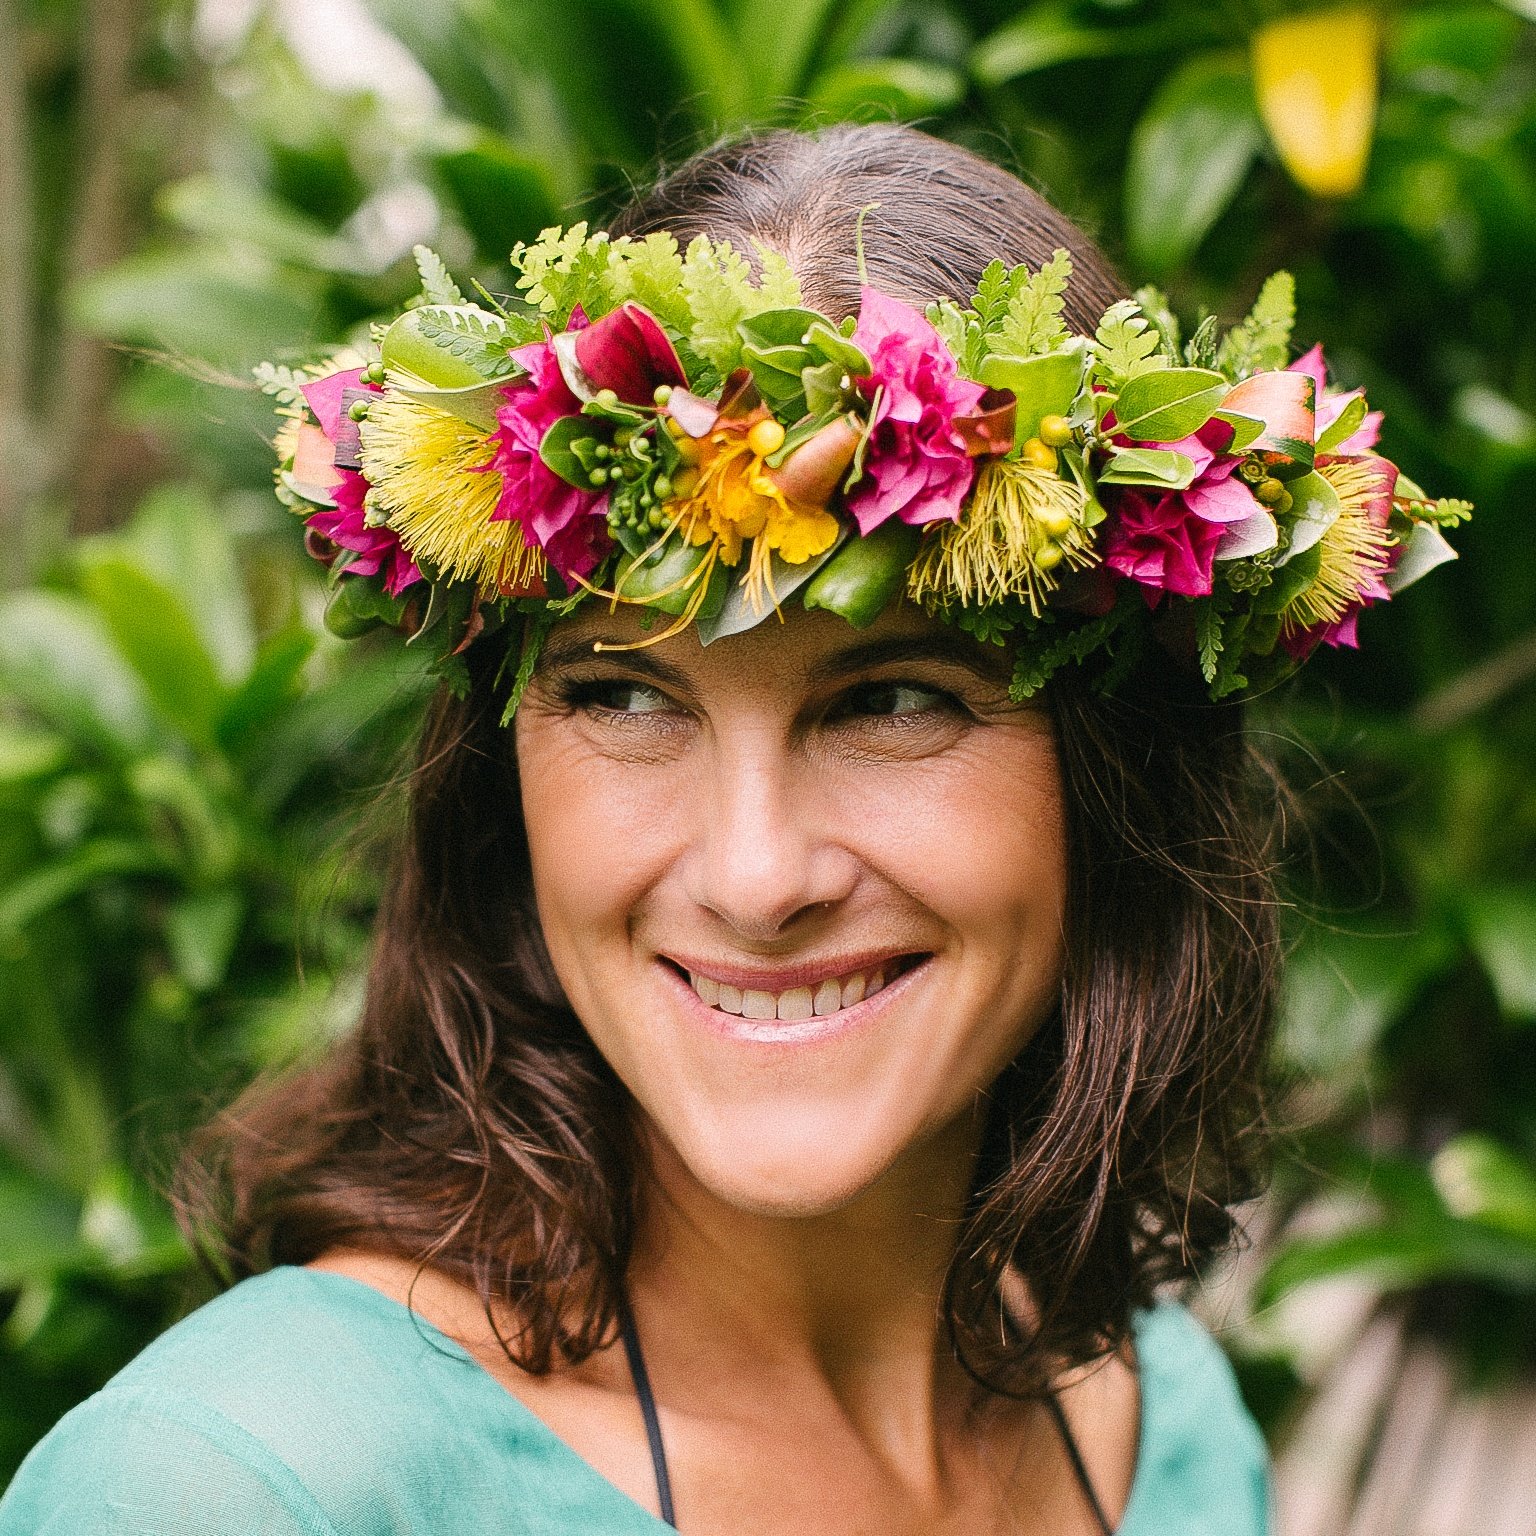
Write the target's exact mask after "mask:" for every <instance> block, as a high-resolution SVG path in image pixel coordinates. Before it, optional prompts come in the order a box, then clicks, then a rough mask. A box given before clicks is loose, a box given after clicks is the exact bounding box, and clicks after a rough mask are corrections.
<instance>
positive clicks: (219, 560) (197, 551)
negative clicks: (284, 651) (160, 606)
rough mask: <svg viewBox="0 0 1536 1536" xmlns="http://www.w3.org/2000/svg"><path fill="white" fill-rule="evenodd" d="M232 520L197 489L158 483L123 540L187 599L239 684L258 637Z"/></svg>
mask: <svg viewBox="0 0 1536 1536" xmlns="http://www.w3.org/2000/svg"><path fill="white" fill-rule="evenodd" d="M224 517H225V514H224V512H223V510H222V509H221V508H220V507H218V506H217V505H216V504H215V503H214V502H213V500H212V499H211V498H210V497H209V496H208V495H207V493H206V492H204V491H203V490H201V489H200V488H198V487H196V486H192V485H185V484H183V485H162V486H158V487H156V488H155V489H154V490H152V491H151V492H150V493H149V495H148V496H147V497H146V498H145V499H144V501H143V503H142V504H141V505H140V507H139V509H138V510H137V511H136V512H135V513H134V517H133V521H132V523H131V524H130V526H129V528H128V531H127V532H126V533H125V534H124V535H123V536H122V543H123V545H124V546H125V547H126V548H127V549H128V550H131V551H132V554H133V555H134V556H136V557H137V563H138V564H140V565H142V566H143V568H144V569H145V570H146V571H147V572H148V573H149V574H150V575H151V576H153V577H155V579H156V580H158V581H160V582H161V583H163V584H164V585H165V586H166V587H167V588H169V589H170V590H171V591H173V592H175V593H176V595H177V596H178V597H179V598H180V599H181V602H182V607H183V608H184V610H185V611H186V614H187V617H188V618H189V619H190V620H191V621H192V624H193V625H194V627H195V628H196V629H197V632H198V636H199V638H200V640H201V641H202V644H203V647H204V649H205V650H206V651H207V652H208V654H209V655H210V656H211V657H212V658H213V660H214V663H215V664H216V666H217V667H218V670H219V675H220V677H221V679H222V680H223V682H224V683H226V684H229V685H233V684H235V683H238V682H240V681H242V680H243V679H244V678H245V675H246V674H247V673H248V672H249V671H250V670H251V664H252V662H253V660H254V659H255V653H256V637H255V633H254V630H253V626H252V623H251V605H250V601H249V599H248V598H247V597H246V593H245V582H244V580H243V579H242V577H241V575H240V567H239V565H238V564H237V563H236V560H235V549H234V545H233V544H232V543H231V541H230V538H229V535H228V533H227V532H226V531H225V526H224Z"/></svg>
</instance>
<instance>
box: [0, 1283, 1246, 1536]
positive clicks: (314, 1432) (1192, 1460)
mask: <svg viewBox="0 0 1536 1536" xmlns="http://www.w3.org/2000/svg"><path fill="white" fill-rule="evenodd" d="M1135 1345H1136V1354H1137V1360H1138V1365H1139V1374H1140V1381H1141V1401H1142V1409H1141V1440H1140V1449H1139V1454H1138V1460H1137V1467H1136V1474H1135V1482H1134V1486H1133V1488H1132V1492H1131V1499H1130V1505H1129V1507H1128V1509H1127V1510H1126V1514H1125V1518H1124V1520H1123V1521H1122V1523H1121V1525H1120V1528H1119V1531H1118V1533H1117V1536H1267V1533H1268V1531H1269V1515H1268V1470H1267V1463H1266V1458H1265V1451H1264V1445H1263V1442H1262V1440H1261V1438H1260V1436H1259V1432H1258V1429H1257V1427H1256V1426H1255V1425H1254V1422H1253V1420H1252V1418H1251V1417H1250V1416H1249V1414H1248V1412H1247V1410H1246V1409H1245V1408H1244V1406H1243V1404H1242V1401H1241V1399H1240V1398H1239V1396H1238V1393H1237V1387H1236V1384H1235V1382H1234V1380H1233V1377H1232V1373H1231V1369H1230V1367H1229V1366H1228V1364H1227V1362H1226V1359H1225V1357H1224V1356H1223V1355H1222V1353H1221V1351H1220V1350H1219V1349H1218V1348H1217V1346H1216V1345H1215V1343H1214V1342H1213V1341H1212V1340H1211V1338H1210V1337H1209V1336H1208V1335H1207V1334H1206V1333H1205V1332H1204V1330H1203V1329H1202V1328H1201V1327H1200V1325H1199V1324H1198V1323H1196V1322H1195V1320H1194V1319H1193V1318H1192V1317H1191V1316H1190V1315H1189V1313H1188V1312H1186V1311H1185V1310H1184V1309H1183V1308H1182V1307H1179V1306H1176V1305H1172V1304H1167V1305H1162V1306H1159V1307H1157V1308H1155V1309H1153V1310H1151V1311H1149V1312H1146V1313H1142V1314H1140V1315H1139V1316H1138V1317H1137V1319H1136V1324H1135ZM681 1517H682V1521H683V1523H684V1525H686V1523H687V1511H686V1510H683V1511H681ZM667 1529H668V1528H667V1527H666V1526H664V1525H662V1523H661V1522H660V1521H659V1520H657V1518H656V1517H655V1516H654V1515H652V1514H650V1513H649V1512H648V1511H646V1510H645V1509H643V1508H641V1506H640V1505H639V1504H637V1503H635V1502H634V1501H633V1500H632V1499H630V1498H629V1497H628V1496H627V1495H625V1494H623V1493H621V1492H620V1491H619V1490H618V1489H617V1488H616V1487H615V1486H614V1485H613V1484H612V1483H610V1482H608V1481H607V1480H606V1479H605V1478H603V1477H602V1476H601V1475H600V1474H599V1473H598V1472H597V1471H595V1470H594V1469H593V1468H592V1467H591V1466H590V1465H589V1464H588V1463H587V1462H585V1461H583V1460H582V1459H581V1457H579V1456H578V1455H577V1454H576V1452H575V1451H573V1450H572V1449H571V1448H570V1447H569V1446H568V1445H566V1444H565V1442H564V1441H562V1440H560V1439H559V1438H558V1437H557V1436H556V1435H555V1434H554V1432H553V1431H552V1430H550V1429H549V1428H547V1427H546V1426H545V1424H544V1423H543V1422H542V1421H541V1420H540V1419H539V1418H537V1417H536V1416H535V1415H534V1414H533V1413H532V1412H531V1411H530V1410H529V1409H527V1408H525V1407H524V1406H523V1405H522V1404H521V1403H520V1402H519V1401H518V1400H517V1399H516V1398H515V1397H513V1396H512V1395H511V1394H510V1393H508V1392H507V1391H506V1390H505V1389H504V1388H503V1387H501V1386H500V1385H499V1384H498V1383H497V1382H496V1381H495V1380H494V1378H493V1377H491V1376H490V1375H489V1374H487V1373H486V1371H484V1370H483V1369H482V1368H481V1367H480V1366H479V1365H477V1364H476V1363H475V1362H474V1360H473V1359H472V1358H471V1357H470V1356H469V1355H468V1354H467V1353H466V1352H465V1351H464V1350H463V1349H462V1348H461V1347H460V1346H459V1345H457V1344H455V1343H454V1342H453V1341H452V1340H451V1339H448V1338H447V1337H446V1336H444V1335H443V1334H441V1333H439V1332H438V1331H437V1329H435V1328H433V1327H432V1326H431V1325H430V1324H429V1323H427V1322H426V1321H424V1320H423V1319H422V1318H420V1317H418V1316H417V1315H416V1314H414V1313H413V1312H411V1311H410V1310H409V1309H408V1308H406V1307H404V1306H402V1305H401V1304H400V1303H398V1302H396V1301H393V1300H391V1299H390V1298H389V1297H387V1296H385V1295H383V1294H382V1293H381V1292H379V1291H376V1290H374V1289H372V1288H371V1287H370V1286H367V1285H364V1284H362V1283H361V1282H359V1281H355V1280H351V1279H349V1278H348V1277H346V1276H344V1275H337V1274H332V1273H330V1272H322V1271H316V1270H308V1269H300V1268H291V1267H287V1268H281V1269H276V1270H273V1271H271V1272H270V1273H268V1274H264V1275H260V1276H258V1277H256V1278H254V1279H251V1280H246V1281H243V1282H242V1283H241V1284H239V1285H237V1286H235V1287H234V1289H233V1290H231V1291H228V1292H227V1293H226V1294H224V1295H223V1296H221V1297H219V1298H218V1299H217V1300H215V1301H213V1302H210V1303H209V1304H208V1305H207V1306H205V1307H202V1308H201V1309H200V1310H198V1311H197V1312H194V1313H193V1314H192V1315H191V1316H190V1317H188V1318H186V1319H185V1320H184V1321H183V1322H181V1323H179V1324H177V1326H176V1327H174V1328H172V1329H171V1330H170V1331H169V1332H167V1333H166V1334H164V1335H163V1336H162V1337H161V1338H159V1339H158V1340H157V1341H156V1342H155V1343H154V1344H152V1345H150V1347H149V1348H148V1349H146V1350H145V1351H144V1352H143V1353H142V1354H141V1355H140V1356H139V1357H138V1358H137V1359H136V1360H135V1361H133V1363H132V1364H131V1365H129V1366H128V1367H127V1368H126V1369H125V1370H123V1371H121V1372H120V1373H119V1374H118V1375H117V1376H116V1377H114V1378H113V1379H112V1381H111V1382H109V1383H108V1384H107V1386H106V1387H105V1388H103V1389H102V1391H100V1392H98V1393H97V1394H96V1395H95V1396H94V1397H92V1398H90V1399H89V1400H88V1401H86V1402H84V1403H82V1404H80V1406H79V1407H77V1408H75V1409H74V1410H73V1411H72V1412H70V1413H68V1414H67V1415H65V1417H64V1418H63V1419H62V1420H60V1422H59V1423H58V1424H57V1425H56V1426H55V1428H54V1429H53V1430H52V1431H51V1432H50V1433H49V1434H48V1435H47V1436H46V1437H45V1438H44V1439H43V1440H42V1441H41V1442H40V1443H39V1444H38V1445H37V1446H36V1447H35V1448H34V1449H33V1451H32V1453H31V1455H30V1456H29V1457H28V1458H27V1460H26V1462H25V1463H24V1464H23V1465H22V1468H21V1470H20V1472H19V1473H18V1474H17V1476H16V1478H15V1480H14V1481H13V1483H12V1484H11V1487H10V1489H9V1490H8V1491H7V1493H6V1494H5V1496H4V1498H3V1499H0V1536H87V1533H89V1536H485V1533H486V1532H492V1531H494V1532H500V1533H504V1536H578V1533H579V1536H665V1533H666V1531H667Z"/></svg>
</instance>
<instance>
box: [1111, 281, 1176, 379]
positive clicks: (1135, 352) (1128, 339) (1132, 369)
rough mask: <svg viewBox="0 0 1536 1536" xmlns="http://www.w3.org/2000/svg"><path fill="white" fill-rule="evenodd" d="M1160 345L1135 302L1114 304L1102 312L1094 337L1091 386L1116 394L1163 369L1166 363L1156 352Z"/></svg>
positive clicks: (1157, 336)
mask: <svg viewBox="0 0 1536 1536" xmlns="http://www.w3.org/2000/svg"><path fill="white" fill-rule="evenodd" d="M1160 341H1161V337H1160V335H1159V333H1158V332H1157V331H1156V330H1154V329H1153V327H1152V325H1151V323H1150V322H1149V321H1148V320H1147V317H1146V316H1145V315H1143V314H1142V312H1141V308H1140V306H1139V305H1138V304H1137V303H1136V301H1135V299H1119V300H1117V301H1116V302H1115V303H1113V304H1111V305H1110V306H1109V308H1108V309H1106V310H1105V311H1104V318H1103V319H1102V320H1100V321H1099V325H1098V329H1097V331H1095V333H1094V338H1093V350H1094V357H1095V362H1094V368H1093V376H1094V382H1095V383H1096V384H1100V385H1102V386H1103V387H1104V388H1106V389H1116V390H1117V389H1120V388H1122V387H1123V386H1124V385H1125V383H1126V382H1127V381H1128V380H1130V379H1134V378H1137V377H1138V376H1139V375H1141V374H1143V373H1150V372H1152V371H1153V370H1154V369H1157V368H1166V367H1167V366H1168V359H1167V358H1166V357H1165V356H1163V354H1162V353H1161V352H1160V351H1159V350H1158V345H1159V342H1160Z"/></svg>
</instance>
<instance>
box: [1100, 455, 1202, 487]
mask: <svg viewBox="0 0 1536 1536" xmlns="http://www.w3.org/2000/svg"><path fill="white" fill-rule="evenodd" d="M1194 480H1195V461H1194V460H1193V459H1192V458H1190V457H1189V455H1188V454H1184V453H1180V452H1179V451H1178V449H1176V448H1121V449H1118V450H1117V451H1116V452H1115V453H1114V454H1113V455H1112V456H1111V458H1110V460H1109V462H1108V463H1107V464H1106V465H1105V466H1104V468H1103V469H1101V470H1100V471H1099V481H1100V483H1101V484H1104V485H1151V486H1156V487H1158V488H1159V489H1161V490H1165V491H1182V490H1183V489H1184V488H1185V487H1186V486H1189V485H1193V484H1194Z"/></svg>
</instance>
